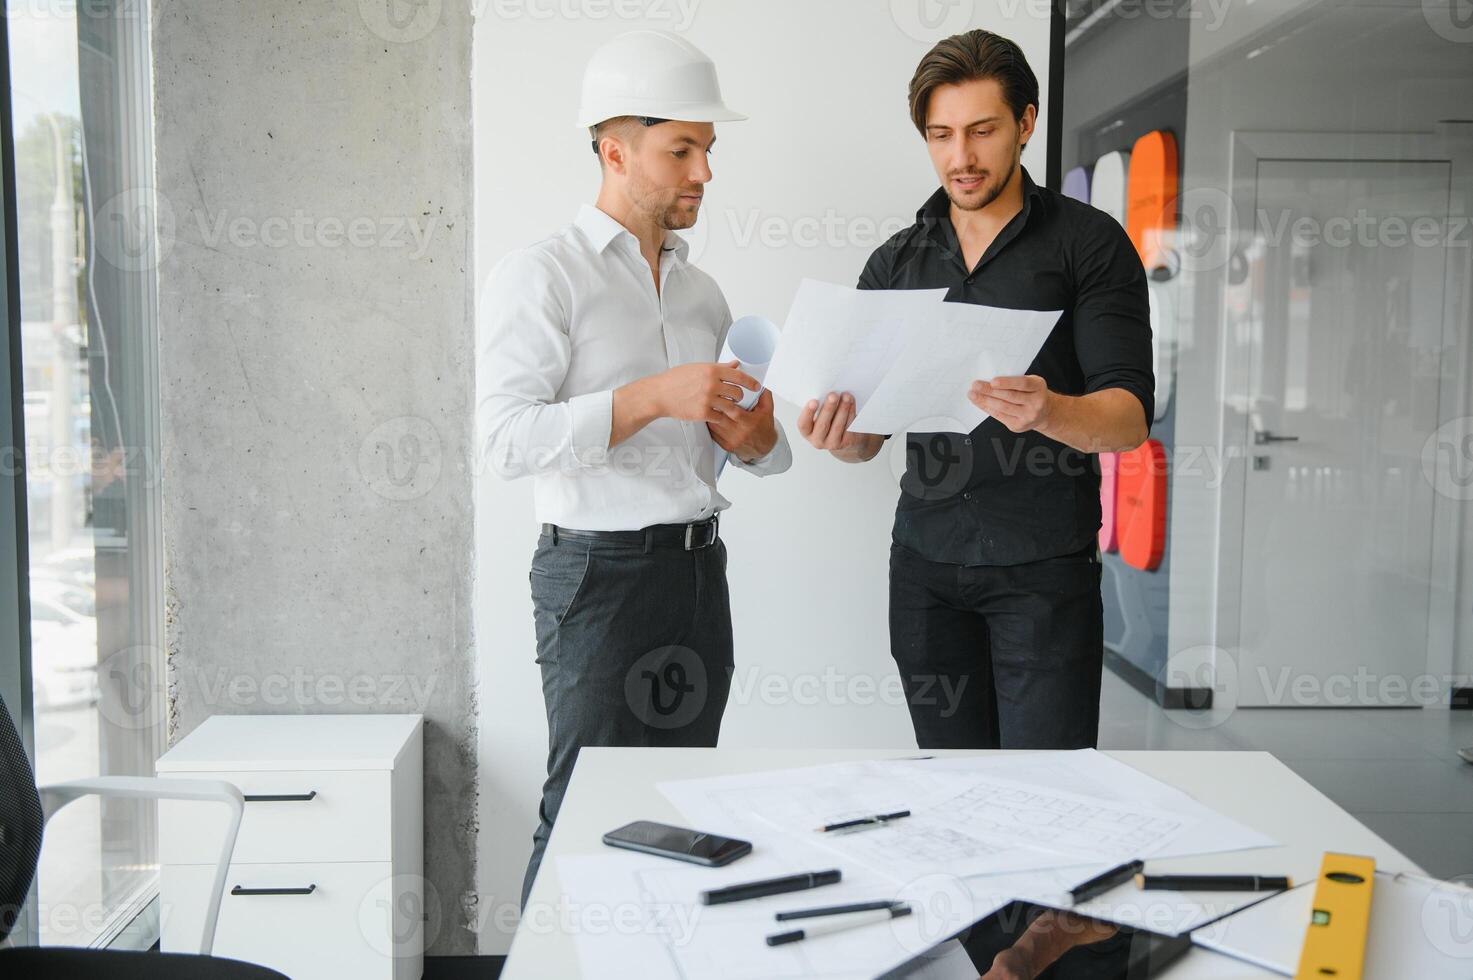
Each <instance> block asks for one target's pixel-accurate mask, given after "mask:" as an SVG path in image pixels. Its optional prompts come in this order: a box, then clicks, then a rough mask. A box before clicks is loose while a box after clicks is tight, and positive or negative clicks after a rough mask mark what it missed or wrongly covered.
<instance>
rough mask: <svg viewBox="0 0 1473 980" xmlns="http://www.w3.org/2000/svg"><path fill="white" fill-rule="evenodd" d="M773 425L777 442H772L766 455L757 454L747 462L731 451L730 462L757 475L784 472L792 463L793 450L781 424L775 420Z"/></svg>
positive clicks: (773, 474)
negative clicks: (775, 429) (757, 455)
mask: <svg viewBox="0 0 1473 980" xmlns="http://www.w3.org/2000/svg"><path fill="white" fill-rule="evenodd" d="M774 425H776V427H777V442H775V443H773V444H772V448H771V449H769V450H768V451H767V455H766V456H759V457H757V458H756V459H754V460H752V461H751V462H750V463H747V462H743V460H742V459H741V457H740V456H737V455H736V454H735V453H731V454H729V455H730V456H731V462H732V463H733V464H734V465H736V466H739V467H741V468H742V469H744V470H747V471H748V472H750V473H755V474H757V475H758V476H776V475H777V474H779V473H784V472H786V471H787V469H788V467H790V466H792V465H793V451H792V449H791V448H789V446H788V437H787V433H786V432H784V431H783V424H782V423H781V422H776V421H775V422H774Z"/></svg>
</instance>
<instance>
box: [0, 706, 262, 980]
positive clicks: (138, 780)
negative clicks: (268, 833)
mask: <svg viewBox="0 0 1473 980" xmlns="http://www.w3.org/2000/svg"><path fill="white" fill-rule="evenodd" d="M91 795H100V796H118V797H125V798H133V799H153V800H161V799H169V800H212V801H216V802H219V803H223V804H225V805H226V806H228V807H229V808H230V827H229V829H228V830H227V832H226V834H225V840H224V842H223V843H222V845H221V848H220V859H219V863H218V864H217V865H216V868H215V887H214V891H213V892H212V893H211V895H210V903H209V907H208V909H207V910H206V912H205V924H204V929H203V933H202V935H201V936H200V943H199V951H200V955H193V954H187V953H153V952H130V951H124V950H110V949H80V948H68V947H54V946H49V947H42V946H13V947H6V948H0V976H7V977H11V976H13V977H27V978H34V980H49V978H53V977H55V978H62V977H65V978H68V980H73V978H75V980H88V978H93V977H97V978H103V977H106V978H108V980H114V978H116V980H135V978H137V980H141V978H145V977H146V978H149V980H154V978H157V980H191V978H196V977H197V978H201V980H286V978H285V977H284V976H283V975H282V974H280V973H277V972H276V971H275V970H268V969H266V968H265V967H263V966H256V965H255V964H253V963H242V962H240V961H239V960H228V959H221V958H217V957H211V956H210V955H209V953H210V949H211V947H212V946H213V945H214V941H215V924H216V922H217V920H218V919H219V915H220V896H221V893H222V892H223V891H224V889H225V877H226V874H227V873H228V872H229V869H230V857H231V855H232V854H233V853H234V852H235V836H236V832H237V831H238V830H239V829H240V817H241V813H242V812H243V811H244V809H245V801H244V799H243V798H242V797H241V794H240V790H238V789H236V788H235V787H234V786H232V785H230V784H229V783H227V782H224V781H221V780H213V779H160V778H157V777H149V776H102V777H99V778H96V779H76V780H72V781H70V782H65V783H56V784H54V785H51V786H44V787H39V788H38V787H37V786H36V777H35V775H34V773H33V772H32V771H31V764H30V760H28V759H27V758H26V752H25V748H24V746H22V745H21V740H20V735H19V734H18V733H17V732H16V730H15V723H14V721H13V720H12V719H11V717H10V710H9V708H7V707H6V706H5V699H4V698H0V944H4V943H5V942H6V940H7V937H9V935H10V932H11V930H13V929H14V928H15V924H16V921H17V919H18V918H19V917H20V912H21V909H22V907H23V906H24V905H25V901H26V895H27V893H29V891H30V888H31V881H32V879H34V878H35V876H36V865H37V863H38V862H39V861H40V859H41V837H42V834H43V832H44V831H45V828H46V822H47V821H48V820H50V819H51V818H52V817H53V816H54V815H55V814H56V811H58V810H60V809H61V808H62V807H64V806H66V805H67V804H68V803H70V802H72V801H73V800H75V799H79V798H81V797H83V796H91Z"/></svg>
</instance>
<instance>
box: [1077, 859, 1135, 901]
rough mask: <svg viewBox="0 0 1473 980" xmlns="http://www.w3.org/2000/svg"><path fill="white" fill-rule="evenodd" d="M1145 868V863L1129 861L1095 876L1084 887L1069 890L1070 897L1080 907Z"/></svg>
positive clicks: (1078, 886) (1123, 882)
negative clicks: (1081, 903)
mask: <svg viewBox="0 0 1473 980" xmlns="http://www.w3.org/2000/svg"><path fill="white" fill-rule="evenodd" d="M1145 866H1146V862H1144V861H1127V862H1126V863H1125V864H1122V865H1121V866H1120V867H1118V868H1111V869H1110V870H1109V871H1106V872H1105V873H1104V874H1100V875H1095V876H1094V877H1093V878H1091V879H1089V881H1086V882H1085V883H1084V884H1082V885H1075V886H1074V887H1073V888H1071V889H1069V897H1070V898H1071V899H1073V901H1074V904H1076V905H1078V904H1079V903H1080V902H1083V901H1087V900H1089V899H1091V898H1094V897H1095V896H1096V895H1103V894H1104V893H1105V892H1107V891H1109V890H1110V889H1111V888H1114V887H1115V886H1116V885H1123V884H1125V883H1126V882H1127V881H1129V880H1130V879H1132V878H1134V877H1135V876H1136V875H1138V874H1140V872H1141V870H1142V869H1143V868H1145Z"/></svg>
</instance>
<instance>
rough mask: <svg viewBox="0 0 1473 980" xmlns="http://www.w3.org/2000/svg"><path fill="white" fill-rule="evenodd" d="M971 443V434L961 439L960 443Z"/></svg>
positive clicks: (966, 444)
mask: <svg viewBox="0 0 1473 980" xmlns="http://www.w3.org/2000/svg"><path fill="white" fill-rule="evenodd" d="M971 444H972V437H971V436H967V437H966V438H965V439H963V440H962V445H963V446H970V445H971Z"/></svg>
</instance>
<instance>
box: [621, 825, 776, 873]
mask: <svg viewBox="0 0 1473 980" xmlns="http://www.w3.org/2000/svg"><path fill="white" fill-rule="evenodd" d="M604 843H605V844H608V845H609V846H610V847H624V848H628V849H629V850H631V851H640V852H642V853H644V854H658V855H659V856H660V857H667V858H674V859H675V860H677V861H689V862H691V863H692V864H700V865H704V866H706V867H708V868H719V867H721V866H722V865H726V864H730V863H731V862H733V861H735V860H736V859H737V858H739V857H742V856H743V855H746V854H751V853H752V845H751V843H750V842H749V841H744V840H737V839H736V838H735V837H722V836H720V835H718V834H703V833H701V832H700V831H699V830H686V829H685V828H684V827H671V826H670V825H669V824H663V823H655V822H654V821H652V820H636V821H634V822H633V823H629V824H625V825H624V826H622V827H620V828H619V829H618V830H611V831H609V832H608V833H607V834H604Z"/></svg>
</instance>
